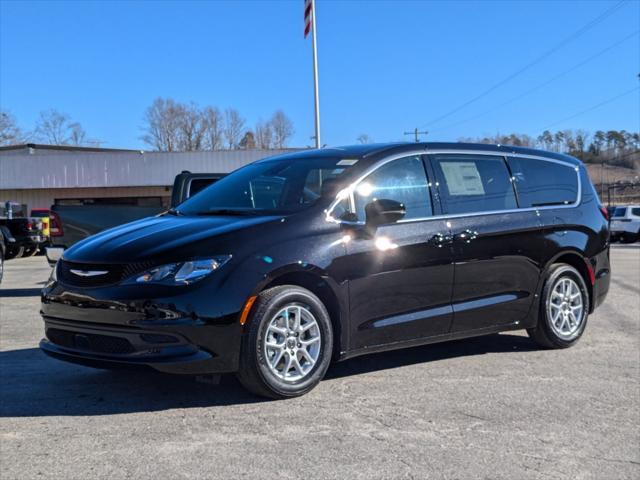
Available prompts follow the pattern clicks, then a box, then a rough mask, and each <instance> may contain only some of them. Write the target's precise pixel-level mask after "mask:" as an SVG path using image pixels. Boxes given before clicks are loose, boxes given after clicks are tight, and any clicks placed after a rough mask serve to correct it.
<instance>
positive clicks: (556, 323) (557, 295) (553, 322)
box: [547, 277, 584, 340]
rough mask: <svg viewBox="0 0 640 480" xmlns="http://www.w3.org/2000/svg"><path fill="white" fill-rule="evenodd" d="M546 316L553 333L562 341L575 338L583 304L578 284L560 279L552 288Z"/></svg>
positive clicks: (564, 278)
mask: <svg viewBox="0 0 640 480" xmlns="http://www.w3.org/2000/svg"><path fill="white" fill-rule="evenodd" d="M547 314H548V315H549V323H550V326H551V328H552V329H553V331H554V333H555V334H556V335H558V336H559V337H560V338H562V339H563V340H571V339H573V338H575V337H576V336H577V335H578V334H579V332H580V327H581V326H582V322H583V321H584V302H583V299H582V291H581V290H580V287H579V286H578V284H577V283H576V282H575V281H574V280H573V279H571V278H569V277H560V278H559V279H558V281H557V282H556V284H555V285H554V286H553V290H552V291H551V296H550V298H549V301H548V308H547Z"/></svg>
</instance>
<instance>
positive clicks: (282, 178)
mask: <svg viewBox="0 0 640 480" xmlns="http://www.w3.org/2000/svg"><path fill="white" fill-rule="evenodd" d="M355 163H356V161H355V160H345V159H340V158H295V157H292V158H286V159H273V160H262V161H259V162H255V163H252V164H251V165H247V166H246V167H243V168H240V169H238V170H236V171H235V172H232V173H231V174H229V175H227V176H226V177H223V178H222V179H220V180H218V181H217V182H216V183H214V184H213V185H211V186H209V187H207V188H205V189H204V190H202V191H201V192H198V193H197V194H196V195H194V196H193V197H191V198H189V199H188V200H186V201H185V202H184V203H182V204H181V205H180V206H179V207H178V208H177V209H176V210H175V211H177V213H178V214H182V215H256V214H258V215H260V214H262V215H280V214H287V213H294V212H298V211H301V210H304V209H306V208H309V207H310V206H312V205H313V204H315V203H316V202H317V201H318V200H319V199H320V198H322V197H323V196H327V195H331V194H334V193H335V188H336V185H337V183H338V180H337V179H338V177H340V176H341V175H343V174H344V172H345V171H346V170H348V169H349V168H350V166H352V165H354V164H355Z"/></svg>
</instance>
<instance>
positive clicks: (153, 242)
mask: <svg viewBox="0 0 640 480" xmlns="http://www.w3.org/2000/svg"><path fill="white" fill-rule="evenodd" d="M279 218H280V217H273V216H256V217H237V216H213V217H190V216H184V217H183V216H173V215H163V216H158V217H152V218H145V219H142V220H138V221H135V222H132V223H127V224H125V225H121V226H118V227H115V228H111V229H109V230H105V231H104V232H101V233H98V234H96V235H93V236H91V237H89V238H87V239H85V240H83V241H81V242H79V243H77V244H75V245H74V246H73V247H71V248H70V249H69V250H67V251H66V252H65V253H64V259H65V260H69V261H74V262H89V263H122V262H133V261H143V260H150V259H158V258H164V259H166V260H167V261H174V260H178V259H185V258H188V257H192V256H199V255H203V254H211V253H231V252H226V251H225V252H212V251H211V249H210V248H209V247H211V246H212V245H211V244H212V243H214V244H215V243H217V242H216V240H217V239H219V238H221V236H223V235H224V234H227V233H230V232H233V231H236V230H240V229H247V228H252V227H257V226H259V225H262V224H264V223H267V222H272V221H274V220H277V219H279Z"/></svg>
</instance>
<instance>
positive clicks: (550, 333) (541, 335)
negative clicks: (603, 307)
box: [527, 263, 589, 348]
mask: <svg viewBox="0 0 640 480" xmlns="http://www.w3.org/2000/svg"><path fill="white" fill-rule="evenodd" d="M564 278H569V279H571V280H573V282H574V283H575V284H576V285H577V287H578V289H579V290H580V294H581V300H582V312H581V314H580V320H579V328H578V329H577V330H576V331H575V332H574V333H572V334H571V335H570V337H569V338H563V337H562V336H560V335H559V334H558V333H557V332H556V331H555V330H554V328H553V327H552V326H551V322H552V320H551V318H550V315H549V308H548V307H549V302H550V301H551V294H552V292H553V289H554V287H555V286H556V285H557V284H558V282H559V281H560V280H562V279H564ZM588 316H589V292H588V291H587V285H586V283H585V281H584V279H583V278H582V275H580V273H579V272H578V271H577V270H576V269H575V268H573V267H572V266H570V265H567V264H564V263H556V264H553V265H551V267H550V268H549V271H548V272H547V278H546V280H545V283H544V287H543V288H542V295H541V298H540V311H539V314H538V324H537V325H536V327H535V328H529V329H527V333H528V334H529V337H531V339H533V341H535V342H536V343H537V344H538V345H539V346H541V347H543V348H567V347H570V346H572V345H574V344H575V343H576V342H577V341H578V340H579V339H580V337H581V336H582V334H583V333H584V329H585V328H586V326H587V318H588Z"/></svg>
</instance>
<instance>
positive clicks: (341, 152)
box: [269, 142, 582, 165]
mask: <svg viewBox="0 0 640 480" xmlns="http://www.w3.org/2000/svg"><path fill="white" fill-rule="evenodd" d="M416 150H424V152H425V153H429V152H430V151H434V150H456V151H465V150H466V151H476V152H478V151H481V152H496V153H502V154H505V155H506V154H519V155H532V156H537V157H546V158H550V159H556V160H562V161H565V162H569V163H572V164H574V165H579V164H581V163H582V162H580V160H578V159H577V158H574V157H571V156H569V155H565V154H563V153H556V152H548V151H545V150H538V149H535V148H528V147H518V146H515V145H493V144H486V143H458V142H418V143H414V142H394V143H371V144H363V145H346V146H342V147H329V148H321V149H309V150H303V151H297V152H291V153H286V154H284V155H278V156H277V158H311V157H313V158H318V157H320V158H336V157H337V158H373V157H379V156H381V155H393V154H396V153H402V152H404V151H416ZM269 158H275V157H269Z"/></svg>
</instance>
